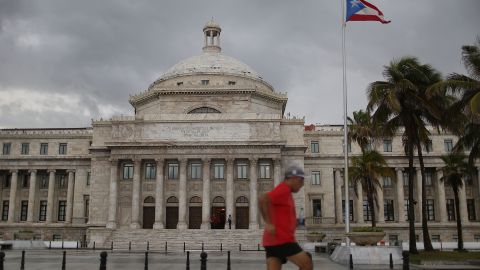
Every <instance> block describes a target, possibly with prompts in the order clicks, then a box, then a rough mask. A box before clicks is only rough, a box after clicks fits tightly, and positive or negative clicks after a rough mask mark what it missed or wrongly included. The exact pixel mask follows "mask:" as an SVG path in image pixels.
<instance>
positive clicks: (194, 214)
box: [188, 206, 202, 229]
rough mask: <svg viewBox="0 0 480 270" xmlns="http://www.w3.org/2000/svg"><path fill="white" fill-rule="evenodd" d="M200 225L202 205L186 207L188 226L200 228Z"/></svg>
mask: <svg viewBox="0 0 480 270" xmlns="http://www.w3.org/2000/svg"><path fill="white" fill-rule="evenodd" d="M201 225H202V207H197V206H195V207H192V206H191V207H189V209H188V228H189V229H200V226H201Z"/></svg>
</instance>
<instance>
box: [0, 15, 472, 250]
mask: <svg viewBox="0 0 480 270" xmlns="http://www.w3.org/2000/svg"><path fill="white" fill-rule="evenodd" d="M203 33H204V39H203V40H202V41H203V51H202V53H201V54H200V55H197V56H193V57H191V58H188V59H186V60H183V61H181V62H179V63H177V64H176V65H174V66H173V67H171V68H170V69H169V70H167V71H166V72H165V73H164V74H162V75H161V76H160V77H159V78H158V79H157V80H156V81H154V82H153V83H151V84H150V86H149V87H148V89H146V90H145V91H143V92H140V93H134V94H133V95H132V96H131V97H130V99H129V102H130V104H131V105H132V106H133V108H134V109H135V114H134V115H132V116H114V117H112V118H111V119H108V120H103V119H102V120H94V121H92V124H91V126H90V127H86V128H54V129H52V128H44V129H42V128H35V129H34V128H31V129H29V128H25V129H0V145H1V147H2V153H1V155H0V184H1V185H0V202H1V211H2V212H1V213H2V217H1V221H0V239H3V240H13V239H16V238H18V236H19V235H25V234H30V235H31V238H32V239H38V240H46V241H50V240H52V241H53V240H65V241H79V242H81V243H82V244H84V245H89V246H91V245H92V244H93V242H95V243H96V245H97V246H105V247H109V246H110V245H111V242H113V243H114V245H115V247H120V246H122V247H125V245H126V243H128V242H133V245H137V246H138V247H141V245H143V244H142V243H143V242H146V241H150V243H154V244H158V245H160V243H164V242H165V241H167V240H168V241H170V242H173V243H174V242H182V243H183V242H185V241H196V242H203V241H205V242H208V241H209V242H212V241H222V242H224V243H226V244H227V245H228V243H230V244H231V245H234V244H236V243H237V242H239V241H245V242H249V243H255V244H256V243H258V242H260V235H261V233H262V228H263V224H262V220H261V217H260V213H259V211H258V209H257V198H258V196H259V195H260V194H261V193H263V192H267V191H270V190H271V189H272V188H273V187H274V186H275V185H277V184H278V183H279V182H280V181H282V180H283V174H284V171H285V169H286V168H287V167H289V166H290V165H293V164H295V165H299V166H302V167H304V168H305V172H306V174H307V178H306V179H305V186H304V188H303V189H302V190H301V191H300V192H299V193H297V194H295V196H294V199H295V204H296V213H297V216H298V218H299V220H304V221H305V226H301V227H300V230H299V235H298V239H299V240H300V241H304V240H305V238H304V234H305V232H308V231H319V232H324V233H325V234H326V239H325V240H324V241H340V240H341V239H343V238H344V230H345V229H344V226H345V225H344V215H343V212H344V211H343V209H344V208H345V201H344V197H345V194H344V191H345V188H344V187H343V185H344V179H343V166H344V165H343V157H344V154H343V126H338V125H309V124H308V123H305V122H304V119H303V118H299V117H290V116H288V117H287V115H286V114H285V107H286V104H287V101H288V98H287V95H286V94H285V93H282V92H280V91H278V90H276V89H273V87H272V86H271V85H270V84H269V83H268V82H267V81H265V80H264V78H262V77H261V76H260V75H259V74H258V73H257V72H256V71H255V70H253V69H252V68H251V67H249V66H248V65H246V64H244V63H242V62H241V61H239V60H237V59H235V58H232V57H230V56H228V55H226V54H224V53H222V51H221V44H220V40H221V39H220V36H221V28H220V26H219V25H218V24H217V23H215V22H214V21H209V22H208V23H207V24H206V25H205V26H204V28H203ZM201 43H202V42H201V41H199V44H201ZM401 139H402V138H401V135H400V134H399V135H398V136H396V137H394V138H392V139H385V140H383V141H381V142H379V143H378V144H377V145H374V147H375V148H376V149H377V150H378V151H379V152H380V153H381V154H382V155H384V157H385V158H386V159H387V163H388V165H389V167H391V169H392V171H395V176H394V177H385V178H383V179H382V183H383V187H382V188H381V189H380V188H379V189H378V190H377V194H378V200H379V202H380V203H379V204H378V205H377V206H376V208H377V209H376V213H377V214H376V218H377V219H378V224H377V226H379V227H382V228H383V229H384V230H385V232H386V236H385V238H384V240H385V241H386V242H389V241H390V242H392V241H397V240H404V241H405V240H407V239H408V221H407V208H408V207H415V215H416V217H415V221H416V222H415V224H416V229H417V235H418V240H419V241H421V239H422V231H421V222H420V221H421V211H420V207H419V206H421V202H422V197H421V187H422V186H421V185H420V182H421V181H420V167H419V165H418V164H415V166H416V169H417V174H416V179H415V182H416V185H415V187H414V190H415V194H414V196H415V198H416V201H415V202H414V203H413V204H412V205H409V204H408V203H407V202H408V200H407V198H408V186H407V185H408V179H407V178H408V176H407V175H406V168H407V167H408V160H407V158H406V156H405V154H404V149H403V146H402V141H401ZM431 139H432V143H431V145H430V146H429V147H428V148H429V149H426V153H425V167H426V189H427V190H426V194H427V198H426V200H427V201H426V203H427V208H428V209H427V214H428V217H427V218H428V220H429V229H430V234H431V238H432V241H456V237H457V231H456V222H455V209H454V203H453V201H454V200H453V199H454V195H453V192H452V189H451V187H449V186H448V185H445V184H444V183H443V181H441V180H440V179H441V177H442V167H443V166H444V165H443V162H442V160H441V159H440V156H442V155H444V154H446V153H447V152H448V151H451V149H452V147H453V145H454V144H455V142H456V140H457V138H456V137H455V136H453V135H450V134H446V133H441V134H438V133H437V132H432V138H431ZM349 151H350V155H358V154H360V148H359V147H358V145H356V144H354V143H352V145H351V146H349ZM479 167H480V165H479V164H478V163H477V173H476V175H475V176H474V177H470V178H468V179H467V178H466V179H464V185H463V186H462V188H461V190H460V208H461V213H460V214H461V218H462V223H463V228H464V241H466V242H473V241H480V223H479V222H478V221H479V220H480V212H479V211H480V196H479V195H480V185H479V180H480V179H479V176H478V168H479ZM354 188H358V191H359V192H358V196H357V195H356V193H355V191H354ZM349 198H350V199H349V202H348V203H349V205H350V213H348V218H349V219H350V221H351V226H352V227H360V226H370V222H371V221H370V220H371V209H369V207H368V204H367V203H366V196H365V194H363V192H362V190H361V186H358V187H353V186H350V193H349ZM228 217H231V220H232V224H231V229H230V228H229V224H228V221H227V220H228ZM302 233H303V237H302ZM162 245H163V244H162Z"/></svg>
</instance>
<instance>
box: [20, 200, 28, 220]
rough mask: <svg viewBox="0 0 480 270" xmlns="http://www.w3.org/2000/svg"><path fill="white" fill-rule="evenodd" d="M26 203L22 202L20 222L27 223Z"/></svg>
mask: <svg viewBox="0 0 480 270" xmlns="http://www.w3.org/2000/svg"><path fill="white" fill-rule="evenodd" d="M27 212H28V201H22V203H21V208H20V221H27Z"/></svg>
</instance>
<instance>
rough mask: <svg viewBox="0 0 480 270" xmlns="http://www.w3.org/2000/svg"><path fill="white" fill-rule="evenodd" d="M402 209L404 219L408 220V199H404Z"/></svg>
mask: <svg viewBox="0 0 480 270" xmlns="http://www.w3.org/2000/svg"><path fill="white" fill-rule="evenodd" d="M403 209H404V212H405V220H406V221H409V220H410V219H409V218H408V210H409V209H410V201H409V200H405V204H404V205H403Z"/></svg>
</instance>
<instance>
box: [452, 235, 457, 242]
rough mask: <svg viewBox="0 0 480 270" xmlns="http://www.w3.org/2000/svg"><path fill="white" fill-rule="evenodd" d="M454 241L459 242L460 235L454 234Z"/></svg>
mask: <svg viewBox="0 0 480 270" xmlns="http://www.w3.org/2000/svg"><path fill="white" fill-rule="evenodd" d="M452 241H453V242H457V241H458V235H456V234H454V235H452Z"/></svg>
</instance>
